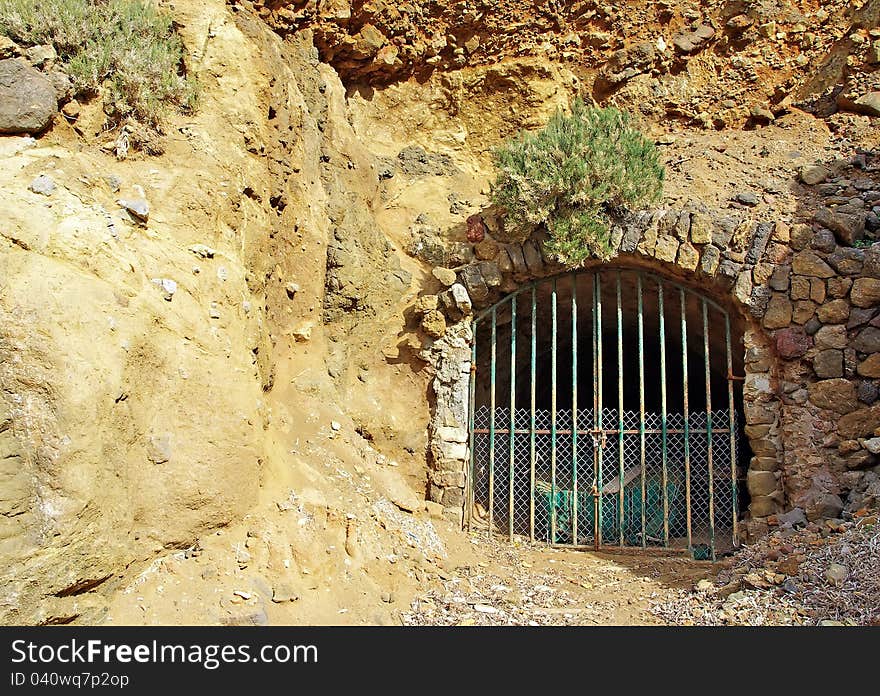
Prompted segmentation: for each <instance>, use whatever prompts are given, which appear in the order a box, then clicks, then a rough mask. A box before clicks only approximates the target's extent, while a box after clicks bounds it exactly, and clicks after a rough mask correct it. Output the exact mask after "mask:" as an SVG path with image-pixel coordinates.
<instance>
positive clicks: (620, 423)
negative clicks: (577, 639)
mask: <svg viewBox="0 0 880 696" xmlns="http://www.w3.org/2000/svg"><path fill="white" fill-rule="evenodd" d="M623 430H624V423H623V303H622V302H621V298H620V271H617V431H618V433H617V461H618V467H617V468H618V472H617V482H618V492H617V493H618V504H617V519H618V532H619V537H618V541H619V542H620V545H621V546H623V500H624V496H623V489H624V485H623Z"/></svg>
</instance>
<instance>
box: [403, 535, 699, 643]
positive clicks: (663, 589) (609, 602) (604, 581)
mask: <svg viewBox="0 0 880 696" xmlns="http://www.w3.org/2000/svg"><path fill="white" fill-rule="evenodd" d="M458 561H461V563H458ZM448 565H449V566H450V567H454V570H453V571H452V572H449V573H447V574H446V577H444V578H442V580H443V583H442V588H441V589H436V590H432V591H430V592H427V593H425V594H422V595H420V596H418V597H417V598H416V599H414V600H413V602H412V606H411V609H410V610H409V611H405V612H403V615H402V619H403V623H405V624H407V625H463V626H467V625H481V626H482V625H533V626H534V625H642V624H657V623H662V622H661V621H660V620H659V619H657V618H656V617H655V616H653V615H652V614H651V613H650V611H649V610H650V607H651V606H652V605H654V604H656V603H658V602H661V601H666V600H668V599H669V598H671V597H673V596H674V595H675V594H676V592H675V589H676V588H687V589H690V588H692V587H693V586H694V584H695V583H696V582H698V581H699V580H701V579H703V578H707V577H710V576H712V575H714V570H713V566H712V564H710V563H705V562H695V561H692V560H689V559H687V558H684V557H682V556H674V555H662V556H661V555H656V554H645V555H639V554H636V553H626V554H624V553H613V554H612V553H595V552H591V551H580V550H567V549H555V548H548V547H545V546H540V545H529V544H527V543H526V544H523V543H514V544H510V543H508V542H506V541H504V540H495V539H493V540H489V539H487V538H486V537H485V534H484V533H483V534H472V535H470V536H467V535H464V536H463V537H462V540H461V543H459V544H456V543H454V542H453V543H452V544H450V558H449V564H448Z"/></svg>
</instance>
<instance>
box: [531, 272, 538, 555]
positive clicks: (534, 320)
mask: <svg viewBox="0 0 880 696" xmlns="http://www.w3.org/2000/svg"><path fill="white" fill-rule="evenodd" d="M537 307H538V301H537V293H536V290H535V286H534V285H532V341H531V343H532V355H531V363H532V364H531V394H530V396H531V413H530V414H529V469H530V470H529V541H534V540H535V362H536V354H537V344H536V338H535V335H536V333H537V318H536V314H537V311H536V310H537Z"/></svg>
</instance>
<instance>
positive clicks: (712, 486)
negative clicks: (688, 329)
mask: <svg viewBox="0 0 880 696" xmlns="http://www.w3.org/2000/svg"><path fill="white" fill-rule="evenodd" d="M703 360H704V362H705V369H706V465H707V466H708V467H709V548H710V549H711V553H712V560H713V561H714V560H715V481H714V475H715V472H714V470H713V464H712V355H711V353H710V352H709V310H708V308H707V306H706V300H705V299H704V300H703Z"/></svg>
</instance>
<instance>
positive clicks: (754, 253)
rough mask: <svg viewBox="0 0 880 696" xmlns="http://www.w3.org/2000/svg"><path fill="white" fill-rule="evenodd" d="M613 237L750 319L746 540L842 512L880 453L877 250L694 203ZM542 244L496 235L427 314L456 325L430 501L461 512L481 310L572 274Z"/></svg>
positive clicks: (622, 225) (631, 255)
mask: <svg viewBox="0 0 880 696" xmlns="http://www.w3.org/2000/svg"><path fill="white" fill-rule="evenodd" d="M487 223H488V224H487V225H486V226H485V227H484V231H485V232H486V233H488V231H489V230H496V236H498V237H501V236H502V235H501V234H500V233H498V232H497V230H499V228H500V227H501V225H500V224H499V222H498V221H494V220H491V219H487ZM829 236H830V237H831V240H832V241H831V242H830V243H829V241H828V238H829ZM612 244H613V246H614V248H615V251H616V256H615V257H614V258H613V260H612V262H611V263H613V264H615V265H619V266H624V267H627V268H641V269H646V270H650V271H652V272H655V273H658V274H660V275H662V276H664V277H667V278H670V279H674V280H676V281H677V282H680V283H682V284H684V285H686V286H688V287H692V288H695V289H699V290H700V291H701V292H703V293H705V294H707V295H709V296H710V297H712V298H714V299H715V300H716V301H717V302H719V303H722V304H723V306H725V307H726V308H728V309H729V311H730V313H731V316H735V317H737V320H738V321H739V322H740V326H741V329H742V358H743V365H742V373H741V374H740V375H739V376H741V377H743V382H742V399H743V415H744V425H743V431H744V433H745V436H746V438H747V440H748V443H749V447H750V449H751V456H750V459H749V461H748V462H744V465H745V464H747V466H745V473H746V481H747V490H748V494H749V506H748V512H747V515H746V517H747V519H746V524H745V525H744V531H745V532H746V535H747V536H752V537H754V536H758V535H760V534H762V533H763V532H764V531H766V529H767V524H768V520H769V521H772V520H773V518H772V516H773V515H775V514H776V513H779V512H782V511H783V510H784V509H786V508H787V507H790V506H792V505H797V506H800V507H802V508H804V509H805V510H806V511H807V514H808V516H809V517H811V518H814V519H815V518H821V517H833V516H837V515H839V513H840V511H841V508H842V506H843V503H842V500H841V497H842V495H843V494H845V493H846V492H847V491H848V490H851V489H852V488H853V486H854V485H856V483H857V478H858V475H857V473H853V472H854V471H855V472H858V471H860V470H863V469H864V467H866V466H868V465H873V464H874V463H876V459H877V456H876V455H875V454H874V453H872V452H871V451H870V449H869V444H867V443H866V442H865V441H864V438H870V437H871V436H872V435H873V433H874V429H875V428H876V427H878V426H880V407H878V406H876V405H874V404H873V401H874V400H876V391H877V383H876V379H877V378H878V377H880V371H878V370H875V369H874V363H875V362H878V361H877V360H876V359H875V358H873V357H872V356H873V355H876V354H877V352H880V328H874V327H872V326H871V322H874V323H876V320H877V317H876V316H875V315H876V314H877V311H875V308H876V305H877V298H876V297H873V296H872V295H871V293H872V292H874V291H875V285H880V282H878V281H876V280H874V279H873V278H861V277H860V278H855V279H854V276H856V275H859V274H862V271H863V268H868V269H872V270H870V271H869V273H870V274H872V275H873V276H875V277H880V258H875V257H880V249H877V250H874V249H869V250H867V251H864V250H859V249H852V248H848V247H840V246H837V245H836V244H835V243H833V236H831V235H830V233H829V232H828V231H827V230H823V229H815V228H811V227H810V226H808V225H795V226H793V227H789V226H788V225H786V224H784V223H781V222H775V223H774V222H770V221H761V220H754V219H752V218H751V217H750V216H749V214H748V213H747V212H733V213H729V212H725V213H724V214H717V215H710V214H709V213H707V212H705V211H692V210H657V211H642V212H638V213H633V214H630V215H627V216H626V217H625V218H623V219H621V220H619V221H618V224H616V225H615V226H614V228H613V241H612ZM541 249H542V245H541V238H540V236H536V237H534V238H532V239H528V240H526V241H525V242H522V243H506V244H503V243H499V242H497V241H495V240H493V239H492V238H491V236H490V235H489V234H485V237H484V239H483V240H482V241H479V242H476V243H474V244H473V245H472V247H471V255H470V257H468V258H466V260H467V261H468V262H467V263H465V264H462V265H461V266H459V267H457V268H455V269H454V270H455V281H456V282H455V283H453V284H452V285H451V287H449V288H448V289H447V290H445V291H443V292H441V293H439V295H438V298H437V302H436V304H437V308H436V309H431V310H429V311H427V312H426V313H425V317H424V318H425V319H428V318H429V315H430V314H431V312H434V313H440V314H442V315H444V317H445V323H446V327H445V331H443V332H442V335H439V333H438V332H435V337H434V338H433V339H431V340H430V341H428V343H427V345H426V346H425V348H424V350H423V351H422V355H423V356H424V357H425V358H426V359H427V360H429V361H430V363H431V364H432V366H433V368H434V370H435V377H434V380H433V392H434V395H435V398H436V400H435V403H434V415H433V421H432V431H431V452H430V462H431V471H430V472H429V496H430V497H431V499H432V500H434V501H435V502H439V503H441V504H443V505H444V507H445V508H446V510H447V514H448V515H449V516H450V517H454V518H456V519H459V520H463V518H464V512H465V498H466V495H465V492H466V491H467V485H468V481H467V474H468V468H467V464H468V461H469V454H470V453H469V439H468V404H469V394H468V381H469V376H470V370H471V346H472V342H473V338H474V337H473V334H472V331H471V319H472V316H473V312H475V311H479V310H480V309H481V308H485V307H487V306H489V305H491V304H492V303H493V302H497V301H498V300H500V299H501V298H502V297H504V296H505V295H506V294H508V293H510V292H515V291H516V290H517V288H519V287H521V286H522V284H524V283H529V282H532V281H534V280H536V279H540V278H545V277H549V276H553V275H554V274H557V273H560V272H562V271H565V270H566V269H563V268H561V267H560V266H558V265H556V264H553V263H552V262H551V261H550V260H549V259H547V258H545V257H544V256H543V255H542V253H541ZM465 256H467V254H465ZM601 266H602V264H601V263H600V262H595V263H592V264H588V265H587V266H586V268H587V269H591V268H596V267H601ZM447 275H449V274H447ZM877 292H880V290H877ZM875 333H876V334H878V335H877V336H875ZM875 372H877V374H875ZM872 395H873V399H872V398H871V397H872ZM841 425H842V427H840V426H841Z"/></svg>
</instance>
